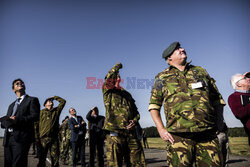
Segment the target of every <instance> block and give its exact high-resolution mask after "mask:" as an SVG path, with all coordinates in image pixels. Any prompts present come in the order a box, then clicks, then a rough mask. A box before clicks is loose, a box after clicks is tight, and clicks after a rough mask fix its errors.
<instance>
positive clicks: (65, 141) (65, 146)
mask: <svg viewBox="0 0 250 167" xmlns="http://www.w3.org/2000/svg"><path fill="white" fill-rule="evenodd" d="M68 121H69V116H66V117H65V118H64V120H63V121H62V124H61V125H60V133H59V134H60V157H61V160H62V161H63V163H64V164H66V160H67V159H68V152H69V145H70V141H69V139H70V137H69V138H67V131H68V129H69V125H68Z"/></svg>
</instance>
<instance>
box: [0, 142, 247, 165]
mask: <svg viewBox="0 0 250 167" xmlns="http://www.w3.org/2000/svg"><path fill="white" fill-rule="evenodd" d="M144 152H145V158H146V164H147V166H148V167H166V152H165V150H159V149H145V150H144ZM85 158H86V163H87V164H88V159H89V149H88V146H86V154H85ZM3 161H4V149H3V146H2V139H0V167H3V166H4V162H3ZM28 161H29V162H28V167H36V165H37V163H38V159H37V158H34V155H31V151H30V153H29V158H28ZM105 165H107V163H106V157H105ZM47 166H50V164H49V162H48V161H47ZM60 166H61V167H67V165H63V164H61V163H60ZM78 166H79V167H80V166H81V165H80V163H79V165H78ZM124 166H125V165H124ZM228 167H250V157H249V156H235V155H229V161H228Z"/></svg>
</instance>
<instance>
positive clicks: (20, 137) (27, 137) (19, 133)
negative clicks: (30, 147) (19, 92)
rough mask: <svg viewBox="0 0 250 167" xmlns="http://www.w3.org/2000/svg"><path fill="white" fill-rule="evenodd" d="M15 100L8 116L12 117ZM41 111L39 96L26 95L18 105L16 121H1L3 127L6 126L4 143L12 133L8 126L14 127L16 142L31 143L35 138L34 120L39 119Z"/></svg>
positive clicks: (10, 106)
mask: <svg viewBox="0 0 250 167" xmlns="http://www.w3.org/2000/svg"><path fill="white" fill-rule="evenodd" d="M15 102H16V101H14V102H13V103H11V104H10V105H9V108H8V112H7V116H8V117H10V116H11V115H12V113H13V108H14V105H15ZM39 113H40V103H39V100H38V98H36V97H31V96H28V95H26V96H25V97H24V99H23V101H22V102H21V104H20V105H19V106H18V107H17V110H16V113H15V116H16V117H15V122H14V123H13V122H11V123H10V122H9V121H8V120H6V121H4V122H2V123H1V127H2V128H5V134H4V140H3V145H4V146H5V145H6V144H7V142H8V138H9V135H10V133H9V132H8V130H7V129H8V128H9V127H12V128H13V135H14V139H15V141H16V142H20V143H24V144H25V143H31V142H32V141H33V139H34V122H35V121H38V119H39Z"/></svg>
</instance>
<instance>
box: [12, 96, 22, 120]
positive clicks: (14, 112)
mask: <svg viewBox="0 0 250 167" xmlns="http://www.w3.org/2000/svg"><path fill="white" fill-rule="evenodd" d="M20 100H21V98H18V99H17V100H16V102H15V105H14V107H13V112H12V116H13V115H16V110H17V107H18V106H19V104H20Z"/></svg>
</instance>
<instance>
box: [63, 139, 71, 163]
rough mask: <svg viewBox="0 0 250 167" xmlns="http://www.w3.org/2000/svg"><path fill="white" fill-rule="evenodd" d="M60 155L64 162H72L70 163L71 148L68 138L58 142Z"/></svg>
mask: <svg viewBox="0 0 250 167" xmlns="http://www.w3.org/2000/svg"><path fill="white" fill-rule="evenodd" d="M60 157H61V160H62V161H63V162H64V164H69V165H70V164H73V163H72V149H71V146H70V140H69V139H66V141H61V143H60Z"/></svg>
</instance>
